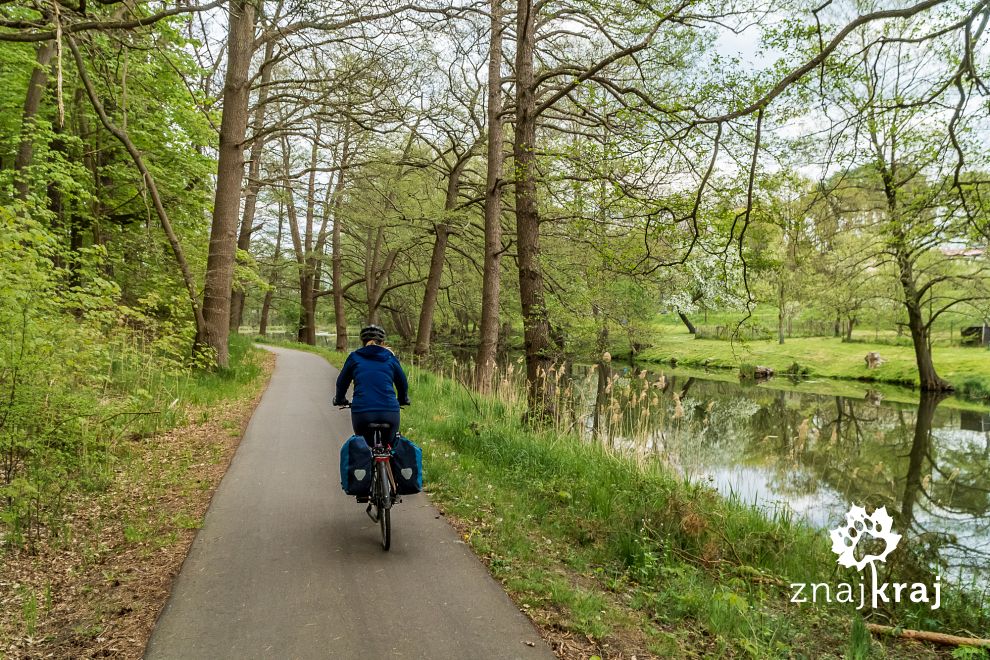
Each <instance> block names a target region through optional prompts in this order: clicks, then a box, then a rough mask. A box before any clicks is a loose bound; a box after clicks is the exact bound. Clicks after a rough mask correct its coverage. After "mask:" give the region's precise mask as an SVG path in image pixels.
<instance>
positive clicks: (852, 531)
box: [829, 504, 901, 571]
mask: <svg viewBox="0 0 990 660" xmlns="http://www.w3.org/2000/svg"><path fill="white" fill-rule="evenodd" d="M893 523H894V521H893V519H892V518H891V517H890V516H889V515H888V514H887V507H885V506H882V507H880V508H879V509H877V510H876V511H874V512H873V515H871V516H867V515H866V509H864V508H863V507H861V506H856V505H855V504H854V505H853V506H852V507H851V508H850V509H849V513H847V514H846V524H845V525H839V526H838V527H836V528H835V529H833V530H830V531H829V536H830V537H831V539H832V552H834V553H835V554H837V555H839V560H838V561H839V565H840V566H845V567H847V568H851V567H853V566H855V567H856V570H857V571H861V570H863V568H864V567H865V566H866V565H867V564H873V563H874V562H877V561H887V555H889V554H890V553H891V552H892V551H893V550H894V548H896V547H897V543H898V542H899V541H900V540H901V535H900V534H894V532H893V530H892V527H893ZM867 535H869V536H870V537H872V538H874V539H878V540H881V541H883V542H884V548H883V552H881V553H879V554H868V555H864V556H863V558H862V559H856V546H857V545H859V542H860V541H862V540H863V538H864V537H865V536H867Z"/></svg>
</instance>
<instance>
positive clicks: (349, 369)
mask: <svg viewBox="0 0 990 660" xmlns="http://www.w3.org/2000/svg"><path fill="white" fill-rule="evenodd" d="M352 380H353V381H354V396H353V401H352V402H351V412H356V413H359V412H380V411H395V412H398V410H399V402H400V401H401V402H402V403H403V404H405V403H406V402H407V401H409V382H408V381H407V380H406V374H405V372H404V371H402V365H400V364H399V358H397V357H395V355H394V354H393V353H392V351H390V350H388V349H387V348H385V347H384V346H377V345H375V344H369V345H367V346H365V347H364V348H359V349H358V350H356V351H354V352H352V353H351V354H350V355H348V356H347V359H346V360H345V361H344V366H343V367H342V368H341V369H340V375H339V376H337V393H336V394H335V395H334V398H333V400H334V403H335V404H336V403H343V402H345V401H346V400H347V388H348V387H349V386H350V384H351V381H352ZM393 384H394V386H395V389H393ZM396 392H398V398H396Z"/></svg>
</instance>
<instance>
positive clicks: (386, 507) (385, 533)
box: [378, 463, 392, 552]
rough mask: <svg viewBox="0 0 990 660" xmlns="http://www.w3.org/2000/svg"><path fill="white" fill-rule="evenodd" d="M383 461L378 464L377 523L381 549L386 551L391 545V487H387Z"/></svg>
mask: <svg viewBox="0 0 990 660" xmlns="http://www.w3.org/2000/svg"><path fill="white" fill-rule="evenodd" d="M386 469H387V468H386V467H385V464H384V463H379V464H378V484H379V491H378V495H379V498H378V503H379V505H378V506H379V508H378V525H379V527H380V528H381V532H382V550H385V551H386V552H388V549H389V548H390V547H391V545H392V515H391V509H392V506H391V504H392V502H391V493H390V491H391V488H390V487H389V482H388V474H387V473H386Z"/></svg>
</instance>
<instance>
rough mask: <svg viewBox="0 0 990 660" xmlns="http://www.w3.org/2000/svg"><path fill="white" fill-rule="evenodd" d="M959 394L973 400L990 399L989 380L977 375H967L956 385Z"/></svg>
mask: <svg viewBox="0 0 990 660" xmlns="http://www.w3.org/2000/svg"><path fill="white" fill-rule="evenodd" d="M956 391H957V392H958V393H959V395H960V396H962V397H964V398H966V399H972V400H974V401H990V382H987V380H986V379H985V378H980V377H978V376H968V377H966V378H963V379H962V380H960V381H959V382H958V383H957V385H956Z"/></svg>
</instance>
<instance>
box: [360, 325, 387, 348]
mask: <svg viewBox="0 0 990 660" xmlns="http://www.w3.org/2000/svg"><path fill="white" fill-rule="evenodd" d="M369 341H385V329H384V328H383V327H382V326H380V325H374V324H372V325H366V326H364V327H363V328H361V343H362V344H367V343H368V342H369Z"/></svg>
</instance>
